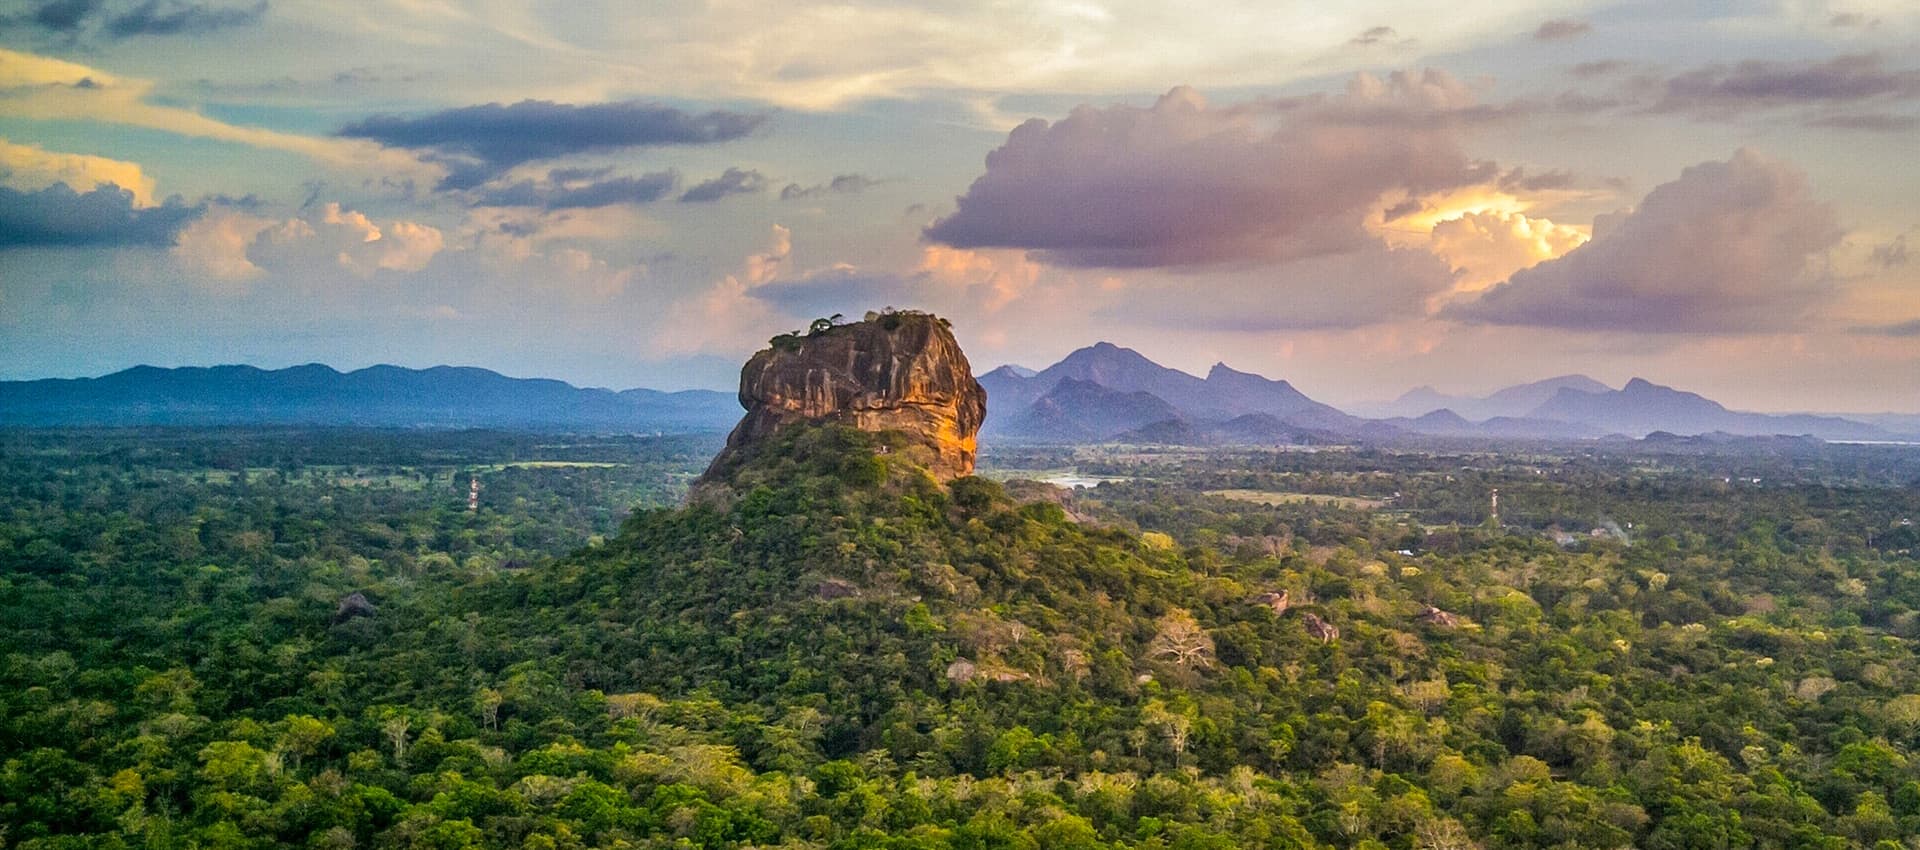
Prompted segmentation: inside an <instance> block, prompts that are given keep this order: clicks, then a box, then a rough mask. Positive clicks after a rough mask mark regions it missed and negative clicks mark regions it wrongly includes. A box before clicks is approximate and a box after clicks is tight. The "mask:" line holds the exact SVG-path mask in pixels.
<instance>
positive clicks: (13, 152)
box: [0, 138, 154, 207]
mask: <svg viewBox="0 0 1920 850" xmlns="http://www.w3.org/2000/svg"><path fill="white" fill-rule="evenodd" d="M55 183H65V184H66V185H67V186H68V187H69V188H72V189H74V190H76V191H81V192H84V191H87V190H90V189H92V188H94V187H96V186H101V185H105V184H113V185H115V186H118V187H120V188H121V189H125V190H126V191H128V192H131V193H132V194H133V204H134V206H139V207H150V206H153V191H154V186H153V178H151V177H148V176H147V174H146V172H145V171H143V170H142V169H141V168H140V164H139V163H137V162H126V161H124V160H118V159H108V158H107V157H104V156H90V155H88V154H77V153H61V152H59V151H49V150H46V149H45V148H42V147H40V146H38V145H16V144H13V143H12V142H9V141H7V140H6V139H4V138H0V184H5V185H8V186H12V187H13V188H15V189H43V188H46V187H48V186H51V185H53V184H55Z"/></svg>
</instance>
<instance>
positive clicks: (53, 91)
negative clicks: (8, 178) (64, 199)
mask: <svg viewBox="0 0 1920 850" xmlns="http://www.w3.org/2000/svg"><path fill="white" fill-rule="evenodd" d="M153 89H154V84H153V82H152V81H150V80H141V79H133V78H129V77H120V76H117V75H114V74H109V73H107V72H105V71H101V70H98V69H95V68H90V67H87V66H85V65H81V64H77V63H74V62H67V61H65V60H61V59H53V58H49V57H45V56H39V55H35V54H32V53H21V52H19V51H14V50H7V49H5V48H0V100H4V102H5V103H6V105H7V112H8V117H9V118H15V119H20V120H36V121H94V122H99V123H102V124H120V125H125V126H131V127H144V128H147V129H150V130H159V131H162V132H166V133H173V134H176V135H181V136H191V137H196V138H204V139H214V140H217V141H222V142H232V143H235V144H242V145H250V146H253V147H258V148H268V149H273V150H284V151H291V152H293V153H297V154H300V155H302V156H307V157H310V158H312V159H314V160H316V161H318V162H321V163H324V164H327V165H330V166H334V167H338V168H341V169H345V170H351V171H356V172H369V171H372V172H378V173H380V174H382V175H384V176H392V175H401V176H404V177H408V179H411V176H416V175H417V176H420V177H422V178H425V177H429V176H433V177H437V176H438V174H439V173H440V169H439V168H438V167H431V166H424V165H423V164H422V163H421V162H420V161H419V160H418V159H417V158H415V157H414V156H412V155H408V154H404V153H399V152H394V151H388V150H384V149H382V148H381V147H380V146H378V145H375V144H373V143H371V142H365V141H358V140H352V139H327V138H314V137H311V136H301V135H298V134H294V133H282V132H279V131H276V130H266V129H261V128H258V127H244V126H238V125H234V124H228V123H226V122H224V121H220V120H218V119H215V118H210V117H208V116H206V115H203V114H201V113H199V112H196V111H194V110H192V109H187V108H183V107H179V106H168V105H159V104H154V103H150V102H148V97H149V96H150V95H152V94H153Z"/></svg>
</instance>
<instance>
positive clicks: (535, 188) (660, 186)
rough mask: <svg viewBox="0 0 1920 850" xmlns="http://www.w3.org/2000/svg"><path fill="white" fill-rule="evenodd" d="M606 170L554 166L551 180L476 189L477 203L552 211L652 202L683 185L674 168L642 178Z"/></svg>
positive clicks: (526, 181)
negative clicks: (617, 174) (611, 174)
mask: <svg viewBox="0 0 1920 850" xmlns="http://www.w3.org/2000/svg"><path fill="white" fill-rule="evenodd" d="M607 173H608V172H607V170H606V169H577V168H565V169H560V168H557V169H554V170H553V171H551V172H548V175H547V176H548V182H546V183H544V184H536V183H535V182H534V181H532V180H522V181H519V182H517V183H511V184H508V185H504V186H493V185H489V186H484V187H481V188H480V189H477V190H475V197H474V204H475V205H476V206H483V207H542V208H545V209H550V210H557V209H580V208H585V207H608V206H613V205H615V204H650V203H653V202H654V201H658V200H660V199H661V198H664V197H666V196H667V195H668V194H669V193H671V192H672V191H673V190H674V188H675V187H677V186H679V185H680V175H679V173H677V172H674V171H655V172H652V173H648V174H643V175H641V176H639V177H614V178H611V179H606V180H598V179H594V178H596V177H604V176H605V175H606V174H607Z"/></svg>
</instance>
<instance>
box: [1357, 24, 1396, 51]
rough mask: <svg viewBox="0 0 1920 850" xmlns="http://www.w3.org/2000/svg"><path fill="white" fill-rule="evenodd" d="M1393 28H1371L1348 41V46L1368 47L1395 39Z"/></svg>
mask: <svg viewBox="0 0 1920 850" xmlns="http://www.w3.org/2000/svg"><path fill="white" fill-rule="evenodd" d="M1393 37H1394V32H1393V27H1384V26H1383V27H1369V28H1368V29H1367V31H1366V32H1363V33H1361V34H1359V35H1356V36H1354V37H1353V38H1350V39H1348V40H1347V43H1348V44H1352V45H1357V46H1361V47H1367V46H1371V45H1375V44H1379V43H1380V42H1383V41H1386V40H1387V39H1390V38H1393Z"/></svg>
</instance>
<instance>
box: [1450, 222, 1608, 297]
mask: <svg viewBox="0 0 1920 850" xmlns="http://www.w3.org/2000/svg"><path fill="white" fill-rule="evenodd" d="M1586 241H1587V236H1586V234H1585V233H1582V232H1580V231H1579V230H1578V229H1576V228H1572V227H1567V226H1565V225H1560V224H1555V223H1553V222H1552V221H1549V220H1547V219H1544V218H1529V217H1527V216H1526V215H1524V214H1522V213H1518V212H1498V211H1487V212H1473V213H1467V214H1465V215H1461V216H1458V217H1456V218H1449V219H1445V220H1442V221H1440V222H1437V223H1436V224H1434V226H1433V232H1432V235H1431V236H1430V237H1429V242H1428V245H1427V248H1428V250H1430V251H1432V252H1433V253H1434V254H1436V255H1438V256H1439V257H1440V258H1442V259H1444V260H1446V262H1447V264H1448V265H1449V266H1451V267H1452V268H1453V270H1454V274H1455V275H1456V276H1458V278H1459V283H1460V285H1461V286H1463V287H1465V288H1467V289H1482V288H1485V287H1487V286H1490V285H1492V284H1495V283H1498V282H1500V281H1503V280H1506V279H1508V278H1510V277H1512V276H1513V275H1514V273H1515V272H1518V271H1520V270H1521V269H1526V268H1531V267H1533V266H1535V265H1538V264H1540V263H1543V262H1546V261H1548V260H1551V259H1554V258H1556V257H1560V256H1563V255H1565V254H1566V253H1567V252H1569V251H1572V250H1574V249H1575V248H1578V247H1580V246H1581V245H1582V244H1584V243H1585V242H1586Z"/></svg>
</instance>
